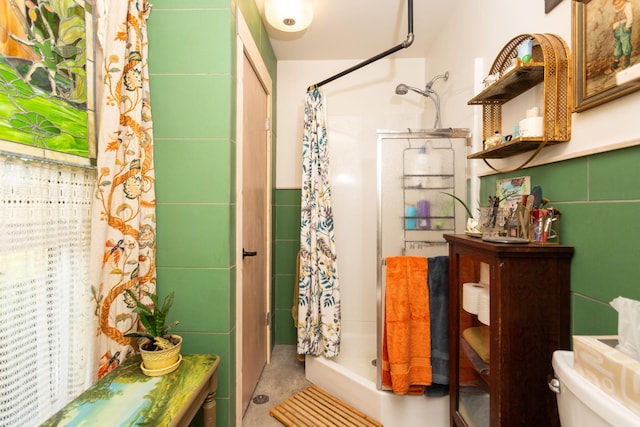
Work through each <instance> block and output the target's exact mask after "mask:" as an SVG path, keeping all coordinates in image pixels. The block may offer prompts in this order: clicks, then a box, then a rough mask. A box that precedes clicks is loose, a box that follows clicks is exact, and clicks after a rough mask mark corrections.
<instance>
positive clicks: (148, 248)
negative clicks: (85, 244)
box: [91, 0, 156, 378]
mask: <svg viewBox="0 0 640 427" xmlns="http://www.w3.org/2000/svg"><path fill="white" fill-rule="evenodd" d="M96 10H97V13H98V15H99V20H98V34H97V35H98V39H99V41H100V44H101V47H102V57H103V58H102V63H101V64H100V63H99V64H100V65H99V67H96V68H100V69H98V70H97V72H98V73H99V74H100V75H101V77H102V78H101V79H96V81H97V84H99V87H98V95H99V97H98V124H99V126H98V159H97V162H98V165H97V169H98V177H97V182H96V190H95V197H94V202H93V218H92V235H91V241H92V247H91V275H92V277H91V279H92V291H93V299H94V304H95V316H96V318H97V319H96V323H97V328H96V329H97V337H96V340H97V341H96V343H95V349H94V352H93V353H94V366H95V372H94V376H95V377H97V378H100V377H102V376H103V375H105V374H106V373H107V372H109V371H110V370H112V369H113V368H115V367H116V366H118V364H119V363H122V362H123V361H124V360H125V359H126V358H127V357H128V356H130V355H131V354H133V352H134V343H135V341H134V339H132V338H126V337H125V336H124V334H126V333H128V332H133V331H136V330H137V327H138V316H137V315H136V314H135V313H133V311H132V309H133V308H134V307H135V303H134V302H133V301H125V298H124V295H125V292H124V291H125V289H132V290H133V291H134V292H135V293H136V294H138V295H140V296H144V294H143V293H142V292H143V291H149V292H155V289H156V268H155V266H156V260H155V255H156V216H155V185H154V183H155V177H154V163H153V124H152V121H151V108H150V100H149V72H148V68H147V47H148V41H147V26H146V21H147V18H148V16H149V13H150V12H151V5H150V4H149V3H147V1H146V0H128V1H110V0H101V1H99V2H98V5H97V7H96ZM100 83H101V85H100ZM100 95H102V96H100ZM146 302H148V303H149V304H151V301H150V300H149V299H148V298H147V299H146Z"/></svg>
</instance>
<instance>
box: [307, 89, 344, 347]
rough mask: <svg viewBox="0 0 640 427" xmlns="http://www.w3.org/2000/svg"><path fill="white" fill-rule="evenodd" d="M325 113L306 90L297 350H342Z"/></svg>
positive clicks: (318, 99)
mask: <svg viewBox="0 0 640 427" xmlns="http://www.w3.org/2000/svg"><path fill="white" fill-rule="evenodd" d="M325 122H326V115H325V111H324V103H323V99H322V95H321V93H320V91H319V90H318V88H313V89H311V90H309V91H308V92H307V98H306V103H305V109H304V136H303V144H302V198H301V225H300V270H299V271H298V323H297V329H298V354H310V355H314V356H319V355H323V356H325V357H334V356H337V355H338V354H339V353H340V318H341V314H340V287H339V282H338V264H337V259H336V249H335V241H334V228H333V212H332V210H331V188H330V185H329V148H328V144H327V129H326V123H325Z"/></svg>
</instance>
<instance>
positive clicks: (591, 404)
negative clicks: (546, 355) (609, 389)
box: [549, 350, 640, 427]
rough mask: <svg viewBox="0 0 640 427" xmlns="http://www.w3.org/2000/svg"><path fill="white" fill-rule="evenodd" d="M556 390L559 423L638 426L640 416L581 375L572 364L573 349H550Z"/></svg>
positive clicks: (566, 425)
mask: <svg viewBox="0 0 640 427" xmlns="http://www.w3.org/2000/svg"><path fill="white" fill-rule="evenodd" d="M552 364H553V370H554V372H555V375H556V378H555V381H554V380H551V381H550V382H549V387H550V388H551V389H552V390H553V391H554V392H555V393H556V399H557V402H558V413H559V414H560V425H561V426H562V427H587V426H588V427H640V417H639V416H637V415H636V414H635V413H633V412H631V410H629V409H628V408H626V407H625V406H623V405H622V404H621V403H619V402H618V401H617V400H615V399H613V398H612V397H609V396H608V395H607V394H606V393H604V392H603V391H602V390H600V389H599V388H598V387H596V386H595V385H594V384H592V383H591V382H589V381H588V380H587V379H585V378H584V377H583V376H582V375H580V374H579V373H578V372H577V371H576V370H575V369H574V368H573V352H572V351H562V350H558V351H555V352H554V353H553V360H552Z"/></svg>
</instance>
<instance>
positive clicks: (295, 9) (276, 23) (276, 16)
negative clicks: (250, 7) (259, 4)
mask: <svg viewBox="0 0 640 427" xmlns="http://www.w3.org/2000/svg"><path fill="white" fill-rule="evenodd" d="M264 16H265V18H266V19H267V22H268V23H269V24H270V25H271V26H272V27H273V28H276V29H278V30H280V31H286V32H289V33H295V32H297V31H302V30H304V29H306V28H307V27H308V26H309V25H310V24H311V20H312V19H313V4H312V0H265V2H264Z"/></svg>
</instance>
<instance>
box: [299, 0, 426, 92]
mask: <svg viewBox="0 0 640 427" xmlns="http://www.w3.org/2000/svg"><path fill="white" fill-rule="evenodd" d="M407 15H408V21H409V22H408V26H409V28H408V34H407V38H406V40H405V41H403V42H402V43H400V44H399V45H397V46H394V47H392V48H391V49H388V50H385V51H384V52H382V53H380V54H378V55H376V56H373V57H371V58H369V59H367V60H366V61H362V62H361V63H359V64H357V65H354V66H353V67H351V68H348V69H346V70H344V71H342V72H340V73H338V74H336V75H334V76H331V77H329V78H328V79H325V80H323V81H321V82H319V83H316V84H313V85H311V86H309V87H308V88H307V91H311V90H313V89H316V88H319V87H320V86H324V85H325V84H327V83H330V82H332V81H334V80H337V79H339V78H340V77H343V76H346V75H347V74H349V73H351V72H353V71H356V70H358V69H360V68H362V67H364V66H366V65H369V64H371V63H372V62H375V61H377V60H378V59H382V58H384V57H385V56H389V55H391V54H392V53H395V52H397V51H399V50H401V49H405V48H408V47H409V46H411V44H412V43H413V37H414V36H413V0H408V13H407Z"/></svg>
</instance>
